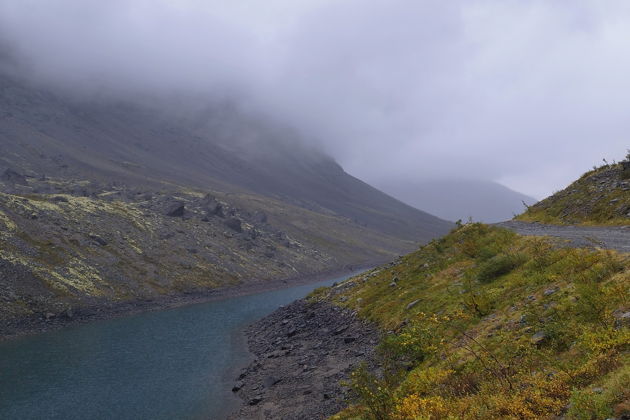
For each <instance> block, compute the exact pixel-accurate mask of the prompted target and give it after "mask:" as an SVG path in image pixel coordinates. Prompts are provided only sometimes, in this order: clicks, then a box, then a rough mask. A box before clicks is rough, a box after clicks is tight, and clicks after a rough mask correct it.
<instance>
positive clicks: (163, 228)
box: [0, 78, 450, 332]
mask: <svg viewBox="0 0 630 420" xmlns="http://www.w3.org/2000/svg"><path fill="white" fill-rule="evenodd" d="M449 228H450V224H449V223H448V222H445V221H443V220H441V219H438V218H436V217H433V216H431V215H428V214H426V213H423V212H420V211H418V210H415V209H413V208H411V207H409V206H407V205H405V204H403V203H400V202H398V201H396V200H395V199H393V198H391V197H389V196H387V195H385V194H383V193H382V192H380V191H378V190H376V189H374V188H372V187H370V186H369V185H367V184H365V183H363V182H361V181H360V180H358V179H356V178H354V177H352V176H350V175H348V174H346V173H345V172H344V171H343V169H342V168H341V167H340V166H339V165H337V164H336V163H335V162H334V161H333V160H332V159H330V158H329V157H327V156H326V155H324V154H322V153H321V152H318V151H316V150H312V149H310V148H308V147H306V146H303V145H301V144H300V143H299V141H297V140H296V136H295V134H294V133H292V132H291V130H288V129H284V128H280V127H278V126H276V125H274V124H272V123H269V122H267V121H265V120H262V119H260V118H258V119H257V118H254V117H251V116H246V115H244V114H242V113H240V112H238V111H236V110H234V109H232V108H231V107H230V106H226V105H220V106H219V105H210V106H206V105H204V106H201V107H200V106H191V105H190V104H189V103H186V104H185V105H182V106H179V107H176V106H165V105H159V106H153V105H149V104H146V103H145V104H142V103H139V101H138V102H137V103H134V104H131V103H128V102H127V103H120V102H113V101H112V100H102V101H96V100H92V101H89V102H85V100H83V101H80V100H77V99H76V98H75V99H72V98H68V97H65V96H63V95H60V94H58V93H52V92H50V91H47V90H42V89H41V88H36V87H34V86H31V85H27V84H24V83H18V82H16V81H15V80H12V79H9V78H0V300H1V301H2V305H0V329H1V330H2V332H6V331H7V330H10V329H12V328H13V329H16V328H17V329H19V328H20V325H22V324H21V320H23V319H25V318H33V319H44V320H50V319H51V318H52V319H61V318H63V319H65V318H71V317H72V314H75V316H76V314H77V313H79V312H81V311H82V310H84V309H86V308H90V307H103V306H107V305H110V304H117V303H121V302H133V301H141V300H146V299H157V298H162V297H164V296H174V295H181V294H190V293H196V294H204V293H208V292H209V291H212V290H215V289H217V288H226V287H233V286H236V285H239V286H241V287H247V286H254V285H260V284H266V283H269V282H271V281H274V280H280V279H293V278H299V277H303V276H306V275H312V274H315V273H319V272H323V271H327V270H333V269H340V268H343V267H347V266H348V265H358V264H365V263H371V262H377V261H383V260H387V259H390V258H392V257H393V256H395V255H399V254H400V253H404V252H407V251H408V250H410V249H412V248H413V247H415V246H416V243H417V242H423V241H427V240H429V239H431V238H433V237H436V236H439V235H440V234H442V233H444V232H446V231H447V230H448V229H449Z"/></svg>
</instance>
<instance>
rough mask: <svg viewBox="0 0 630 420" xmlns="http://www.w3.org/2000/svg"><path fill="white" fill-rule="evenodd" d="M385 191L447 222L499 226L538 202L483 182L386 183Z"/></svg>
mask: <svg viewBox="0 0 630 420" xmlns="http://www.w3.org/2000/svg"><path fill="white" fill-rule="evenodd" d="M378 187H379V188H381V189H382V190H383V191H385V192H387V193H388V194H391V195H392V197H395V198H397V199H399V200H401V201H402V202H404V203H407V204H409V205H411V206H414V207H416V208H419V209H423V210H425V211H428V212H429V213H431V214H435V215H437V216H438V217H441V218H444V219H446V220H453V221H455V220H469V219H470V218H472V220H474V221H478V222H484V223H495V222H500V221H503V220H508V219H511V218H513V217H514V215H515V214H519V213H521V212H522V211H523V208H524V206H523V203H526V204H528V205H531V204H534V203H535V202H536V199H534V198H532V197H529V196H527V195H525V194H521V193H519V192H516V191H513V190H511V189H509V188H507V187H504V186H503V185H501V184H498V183H496V182H490V181H481V180H463V179H458V180H456V179H450V180H449V179H435V180H427V181H424V182H407V181H404V180H399V181H396V182H383V183H380V184H378Z"/></svg>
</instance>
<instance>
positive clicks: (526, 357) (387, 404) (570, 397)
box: [311, 224, 630, 420]
mask: <svg viewBox="0 0 630 420" xmlns="http://www.w3.org/2000/svg"><path fill="white" fill-rule="evenodd" d="M629 287H630V256H629V255H627V254H624V255H621V254H617V253H614V252H611V251H605V250H586V249H570V248H558V247H556V246H554V244H553V243H552V242H550V241H549V240H547V239H545V238H536V237H522V236H519V235H517V234H515V233H512V232H510V231H508V230H504V229H501V228H496V227H489V226H486V225H482V224H469V225H465V226H463V227H461V228H459V229H457V230H455V231H453V232H452V233H451V234H449V235H447V236H445V237H444V238H442V239H439V240H435V241H433V242H431V243H430V244H429V245H427V246H425V247H423V248H421V249H420V250H419V251H417V252H414V253H412V254H410V255H407V256H406V257H403V258H401V259H400V260H399V261H398V262H396V263H395V264H393V265H391V266H387V267H384V268H380V269H377V270H374V271H372V272H368V273H365V274H363V275H360V276H358V277H354V278H352V279H350V280H348V281H347V283H344V284H341V285H339V286H338V287H336V288H332V289H321V290H318V291H317V292H316V293H314V294H313V295H312V297H311V298H312V299H328V300H332V301H333V302H335V303H336V304H338V305H341V306H347V307H350V308H353V309H355V310H356V311H357V312H358V314H359V315H360V316H362V317H364V318H366V319H369V320H371V321H373V322H375V323H376V324H378V325H379V326H380V327H381V328H382V329H383V330H384V331H389V333H388V334H385V338H384V339H383V341H382V343H381V344H380V351H381V355H382V368H383V369H382V372H380V373H378V374H377V375H375V376H373V375H372V373H370V372H367V371H366V370H364V369H358V370H357V371H356V372H355V374H354V376H353V378H354V379H353V381H352V385H353V388H354V389H355V391H356V393H357V396H358V399H357V401H356V404H354V405H353V406H351V407H349V408H348V409H346V410H344V411H343V412H341V413H339V414H338V415H336V416H335V417H334V419H336V420H342V419H345V420H348V419H456V418H457V419H459V418H464V419H468V418H470V419H489V418H497V419H498V418H501V419H538V418H554V416H566V418H575V419H599V418H607V417H612V416H620V415H621V414H624V413H628V410H629V409H630V407H629V402H628V398H630V390H629V389H628V387H627V384H628V383H630V382H629V379H630V364H629V363H628V362H629V361H630V355H629V354H628V350H630V332H629V329H628V326H627V324H624V319H623V317H622V316H621V314H624V313H627V311H628V310H629V305H630V301H629V292H630V291H629ZM414 302H415V303H414ZM626 321H627V320H626Z"/></svg>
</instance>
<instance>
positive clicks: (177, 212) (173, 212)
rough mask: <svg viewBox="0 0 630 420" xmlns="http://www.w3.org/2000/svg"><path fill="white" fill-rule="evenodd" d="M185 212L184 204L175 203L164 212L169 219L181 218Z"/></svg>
mask: <svg viewBox="0 0 630 420" xmlns="http://www.w3.org/2000/svg"><path fill="white" fill-rule="evenodd" d="M185 212H186V206H185V205H184V203H179V202H178V203H175V204H173V205H172V206H171V207H170V208H169V210H168V211H167V212H166V215H167V216H170V217H183V216H184V213H185Z"/></svg>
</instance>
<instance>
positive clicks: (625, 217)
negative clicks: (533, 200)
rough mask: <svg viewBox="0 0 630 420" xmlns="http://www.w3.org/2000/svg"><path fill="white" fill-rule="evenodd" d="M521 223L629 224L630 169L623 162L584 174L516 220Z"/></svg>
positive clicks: (530, 208)
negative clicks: (625, 167)
mask: <svg viewBox="0 0 630 420" xmlns="http://www.w3.org/2000/svg"><path fill="white" fill-rule="evenodd" d="M516 220H522V221H525V222H540V223H551V224H579V225H612V226H618V225H630V170H628V169H624V165H623V163H619V164H614V165H605V166H602V167H600V168H595V169H593V170H592V171H590V172H587V173H585V174H584V175H583V176H582V177H581V178H580V179H578V180H577V181H575V182H574V183H573V184H571V185H569V186H568V187H567V188H566V189H564V190H562V191H560V192H558V193H556V194H554V195H552V196H551V197H548V198H546V199H544V200H542V201H541V202H539V203H537V204H535V205H533V206H531V207H529V208H528V209H527V211H525V213H523V214H521V215H519V216H517V217H516Z"/></svg>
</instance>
